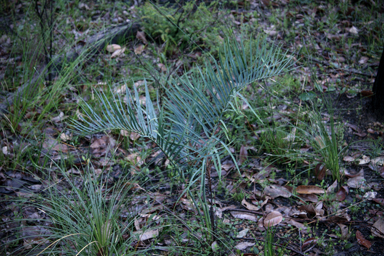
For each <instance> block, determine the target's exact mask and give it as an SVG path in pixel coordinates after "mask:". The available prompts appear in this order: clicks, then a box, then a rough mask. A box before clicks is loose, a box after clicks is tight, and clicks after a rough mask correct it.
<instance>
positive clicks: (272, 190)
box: [264, 185, 292, 199]
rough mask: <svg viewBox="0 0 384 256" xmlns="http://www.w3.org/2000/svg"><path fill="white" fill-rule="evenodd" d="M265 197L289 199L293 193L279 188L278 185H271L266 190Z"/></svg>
mask: <svg viewBox="0 0 384 256" xmlns="http://www.w3.org/2000/svg"><path fill="white" fill-rule="evenodd" d="M264 195H267V196H269V197H271V198H272V199H275V198H276V197H279V196H282V197H285V198H289V197H290V196H291V195H292V193H291V192H289V191H288V189H287V188H285V187H282V186H278V185H269V186H267V187H265V189H264Z"/></svg>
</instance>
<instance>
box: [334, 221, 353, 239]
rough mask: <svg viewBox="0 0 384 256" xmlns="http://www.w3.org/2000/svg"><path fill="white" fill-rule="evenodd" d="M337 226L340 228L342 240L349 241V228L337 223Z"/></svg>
mask: <svg viewBox="0 0 384 256" xmlns="http://www.w3.org/2000/svg"><path fill="white" fill-rule="evenodd" d="M337 225H338V226H339V227H340V231H341V239H343V240H347V239H348V238H349V237H350V236H351V233H350V232H349V229H348V226H347V225H344V224H340V223H337Z"/></svg>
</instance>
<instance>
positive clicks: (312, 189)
mask: <svg viewBox="0 0 384 256" xmlns="http://www.w3.org/2000/svg"><path fill="white" fill-rule="evenodd" d="M296 192H297V193H298V194H324V189H322V188H320V187H318V186H312V185H308V186H305V185H300V186H298V187H297V188H296Z"/></svg>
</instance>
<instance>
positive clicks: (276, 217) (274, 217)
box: [264, 211, 283, 227]
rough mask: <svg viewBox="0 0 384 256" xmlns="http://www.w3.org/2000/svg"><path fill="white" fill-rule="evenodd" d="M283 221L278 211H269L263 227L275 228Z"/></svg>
mask: <svg viewBox="0 0 384 256" xmlns="http://www.w3.org/2000/svg"><path fill="white" fill-rule="evenodd" d="M282 220H283V215H281V213H280V212H278V211H271V212H270V213H269V214H268V215H267V217H265V219H264V227H272V226H276V225H277V224H279V223H280V222H281V221H282Z"/></svg>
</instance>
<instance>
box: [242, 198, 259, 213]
mask: <svg viewBox="0 0 384 256" xmlns="http://www.w3.org/2000/svg"><path fill="white" fill-rule="evenodd" d="M241 205H242V206H244V207H245V208H247V209H248V210H251V211H258V210H259V209H260V208H261V207H257V206H256V205H253V204H251V203H248V202H247V201H246V200H245V199H243V201H241Z"/></svg>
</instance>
